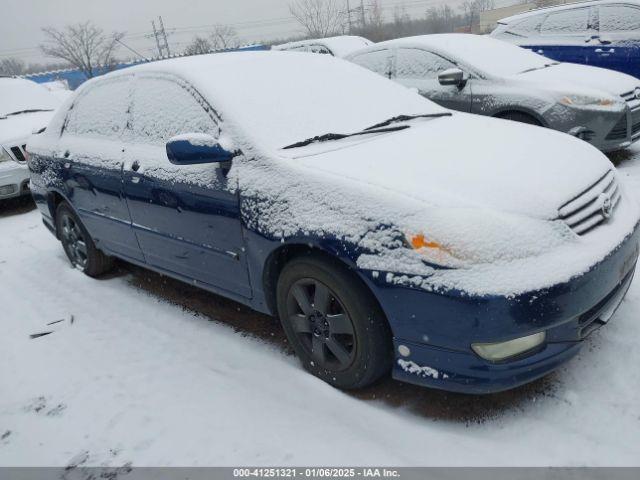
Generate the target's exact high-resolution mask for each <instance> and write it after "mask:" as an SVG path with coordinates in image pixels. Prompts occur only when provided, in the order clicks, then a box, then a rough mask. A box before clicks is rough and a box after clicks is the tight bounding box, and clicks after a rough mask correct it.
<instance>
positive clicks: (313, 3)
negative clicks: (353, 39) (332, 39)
mask: <svg viewBox="0 0 640 480" xmlns="http://www.w3.org/2000/svg"><path fill="white" fill-rule="evenodd" d="M289 11H290V12H291V15H293V17H294V18H295V19H296V20H297V21H298V22H299V23H300V24H301V25H302V26H303V27H304V28H305V30H306V31H307V34H308V35H309V36H310V37H328V36H331V35H336V34H338V33H340V32H342V31H344V26H345V10H344V8H343V5H342V2H340V3H339V2H338V1H337V0H295V1H293V2H292V3H290V4H289Z"/></svg>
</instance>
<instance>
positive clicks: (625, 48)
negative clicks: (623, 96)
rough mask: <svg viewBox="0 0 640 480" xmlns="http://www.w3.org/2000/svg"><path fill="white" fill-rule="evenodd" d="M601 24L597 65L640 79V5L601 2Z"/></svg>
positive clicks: (596, 49) (597, 42) (596, 41)
mask: <svg viewBox="0 0 640 480" xmlns="http://www.w3.org/2000/svg"><path fill="white" fill-rule="evenodd" d="M598 26H599V35H598V38H597V39H595V40H594V42H595V43H596V44H597V46H596V47H595V50H594V54H595V57H596V62H594V64H597V66H599V67H603V68H609V69H611V70H617V71H618V72H623V73H627V74H629V75H633V76H634V77H637V78H640V8H639V7H637V6H633V5H625V4H613V5H601V6H600V7H599V19H598Z"/></svg>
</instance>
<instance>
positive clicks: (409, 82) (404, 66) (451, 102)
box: [392, 48, 471, 112]
mask: <svg viewBox="0 0 640 480" xmlns="http://www.w3.org/2000/svg"><path fill="white" fill-rule="evenodd" d="M394 64H395V67H394V69H393V74H392V78H393V79H394V80H395V81H397V82H398V83H401V84H402V85H404V86H405V87H409V88H415V89H416V90H417V91H418V92H419V93H420V95H422V96H424V97H426V98H428V99H429V100H431V101H433V102H436V103H437V104H439V105H442V106H443V107H446V108H451V109H454V110H459V111H462V112H469V111H470V110H471V85H470V83H469V82H467V83H466V85H465V86H464V87H463V88H459V87H457V86H454V85H447V86H444V85H440V82H439V81H438V75H439V74H440V73H442V72H444V71H445V70H448V69H451V68H459V67H458V66H457V65H456V64H455V63H453V62H452V61H450V60H448V59H446V58H444V57H442V56H440V55H437V54H435V53H433V52H429V51H426V50H423V49H419V48H398V49H397V50H396V57H395V62H394Z"/></svg>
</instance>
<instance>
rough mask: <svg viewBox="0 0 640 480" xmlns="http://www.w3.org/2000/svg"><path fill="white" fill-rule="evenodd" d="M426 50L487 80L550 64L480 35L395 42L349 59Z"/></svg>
mask: <svg viewBox="0 0 640 480" xmlns="http://www.w3.org/2000/svg"><path fill="white" fill-rule="evenodd" d="M399 46H402V47H406V48H426V49H428V50H429V51H431V52H434V53H437V54H440V55H442V56H443V57H446V58H449V59H450V60H453V61H455V62H456V63H462V64H464V65H467V66H469V67H472V68H473V69H474V70H477V71H479V72H480V73H483V74H485V75H490V76H509V75H515V74H518V73H521V72H523V71H525V70H530V69H535V68H541V67H544V66H545V65H548V64H549V63H552V61H551V60H549V59H548V58H546V57H543V56H541V55H538V54H536V53H533V52H530V51H529V50H525V49H523V48H520V47H517V46H515V45H512V44H510V43H507V42H504V41H502V40H498V39H495V38H492V37H488V36H484V35H473V34H469V33H441V34H435V35H419V36H415V37H405V38H397V39H395V40H388V41H386V42H381V43H376V44H374V45H372V46H371V47H368V48H366V49H363V50H360V51H358V52H355V53H354V54H352V55H349V56H348V57H347V59H350V58H353V57H355V56H357V55H360V54H361V53H363V52H366V51H374V50H376V49H378V48H391V47H399Z"/></svg>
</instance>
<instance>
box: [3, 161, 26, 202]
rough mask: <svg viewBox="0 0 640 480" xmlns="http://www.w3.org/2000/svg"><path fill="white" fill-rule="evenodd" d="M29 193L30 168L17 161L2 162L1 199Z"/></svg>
mask: <svg viewBox="0 0 640 480" xmlns="http://www.w3.org/2000/svg"><path fill="white" fill-rule="evenodd" d="M28 193H29V170H28V169H27V167H26V165H20V164H18V163H15V162H10V161H7V162H2V163H0V200H4V199H7V198H13V197H19V196H21V195H27V194H28Z"/></svg>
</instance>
